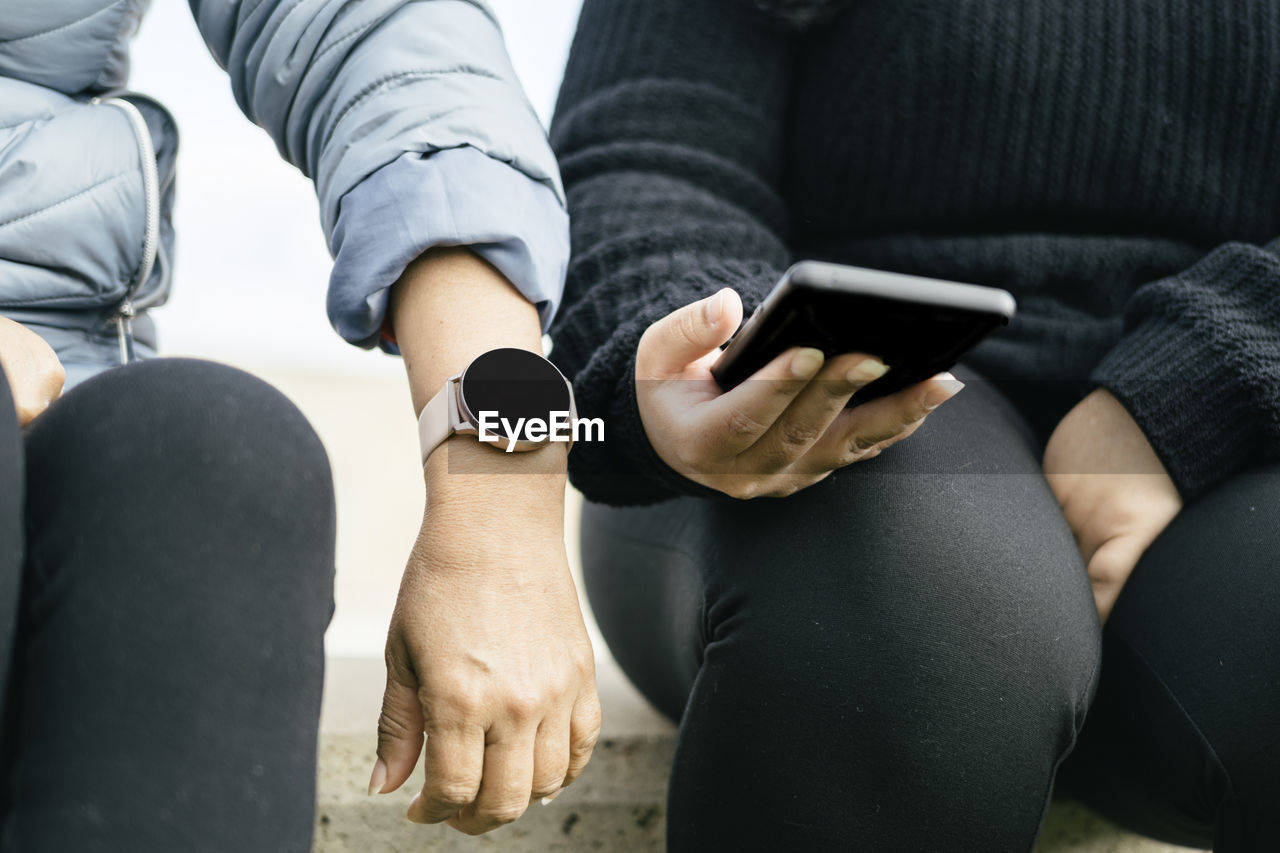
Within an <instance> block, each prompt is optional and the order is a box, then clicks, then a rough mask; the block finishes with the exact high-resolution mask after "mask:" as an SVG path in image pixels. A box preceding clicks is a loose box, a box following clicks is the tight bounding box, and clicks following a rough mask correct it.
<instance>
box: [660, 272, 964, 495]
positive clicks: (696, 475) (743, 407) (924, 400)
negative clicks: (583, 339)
mask: <svg viewBox="0 0 1280 853" xmlns="http://www.w3.org/2000/svg"><path fill="white" fill-rule="evenodd" d="M741 322H742V302H741V300H739V298H738V294H737V293H735V292H734V291H733V290H730V289H727V288H726V289H724V290H721V291H720V292H719V293H716V294H715V295H713V296H710V297H708V298H706V299H703V300H701V301H699V302H695V303H693V304H692V305H686V306H684V307H683V308H680V309H679V310H676V311H673V312H672V313H671V314H668V315H667V316H666V317H663V318H662V319H661V320H659V321H657V322H656V323H654V324H653V325H651V326H650V327H649V328H648V329H647V330H646V331H645V333H644V336H643V337H641V339H640V346H639V350H638V352H637V354H636V398H637V403H638V405H639V408H640V418H641V421H642V422H643V423H644V429H645V434H646V435H647V436H648V437H649V442H650V444H652V445H653V448H654V450H655V451H657V453H658V455H659V456H660V457H662V460H663V461H664V462H666V463H667V464H668V465H670V466H671V467H672V468H673V469H675V470H676V471H678V472H679V473H681V474H683V475H684V476H685V477H688V478H689V479H690V480H693V481H694V482H697V483H701V484H703V485H705V486H710V487H711V488H714V489H718V490H719V491H722V492H724V493H725V494H727V495H731V496H733V497H736V498H744V499H745V498H754V497H760V496H770V497H782V496H785V495H789V494H791V493H793V492H797V491H799V490H800V489H803V488H805V487H806V486H810V485H812V484H814V483H816V482H818V481H819V480H822V479H824V478H825V477H827V476H828V475H829V474H830V473H831V472H832V471H834V470H835V469H837V468H842V467H844V466H845V465H848V464H850V463H853V462H857V461H859V460H863V459H870V458H871V457H873V456H875V455H877V454H878V453H880V451H882V450H884V449H885V448H886V447H888V446H889V445H891V444H894V443H896V442H899V441H901V440H902V439H904V438H906V437H907V436H909V435H911V433H913V432H915V431H916V429H918V428H919V426H920V424H922V423H923V422H924V419H925V416H927V415H928V414H929V412H930V411H932V410H933V409H935V408H937V407H938V406H940V405H942V403H944V402H945V401H947V400H948V399H950V398H951V397H953V396H955V394H956V393H957V392H958V391H959V390H960V389H961V388H963V387H964V384H963V383H962V382H960V381H959V380H958V379H956V378H955V377H953V376H951V375H950V374H939V375H938V376H936V377H934V378H933V379H930V380H928V381H926V382H921V383H918V384H916V385H913V386H911V387H909V388H904V389H903V390H901V391H898V392H897V393H895V394H892V395H889V396H887V397H882V398H880V399H877V400H872V401H870V402H868V403H865V404H863V405H861V406H856V407H854V408H852V409H845V404H846V403H847V402H848V401H849V398H850V397H852V396H853V394H854V393H855V392H856V391H858V389H860V388H862V387H863V386H864V385H866V384H867V383H869V382H873V381H874V380H876V379H878V378H879V377H880V376H882V375H884V372H885V366H884V365H883V364H882V363H881V362H879V361H878V360H877V359H875V358H873V357H871V356H868V355H859V354H849V355H841V356H837V357H836V358H832V359H830V360H829V361H826V362H825V363H824V361H823V355H822V353H821V352H820V351H818V350H816V349H808V348H797V349H792V350H788V351H787V352H785V353H783V354H782V355H780V356H779V357H778V358H776V359H774V360H773V361H772V362H770V363H769V364H767V365H765V366H764V367H763V368H761V369H760V370H759V371H758V372H757V373H756V374H755V375H754V376H752V377H751V379H749V380H747V381H746V382H744V383H742V384H741V385H738V386H737V387H736V388H733V389H731V390H729V391H723V390H721V388H720V386H719V385H717V384H716V381H715V379H714V378H712V376H711V365H713V364H714V363H715V361H716V358H717V357H719V355H720V352H719V349H718V347H719V346H720V345H721V344H723V343H724V342H725V341H727V340H729V338H730V337H732V336H733V333H734V331H736V330H737V328H738V325H739V324H740V323H741Z"/></svg>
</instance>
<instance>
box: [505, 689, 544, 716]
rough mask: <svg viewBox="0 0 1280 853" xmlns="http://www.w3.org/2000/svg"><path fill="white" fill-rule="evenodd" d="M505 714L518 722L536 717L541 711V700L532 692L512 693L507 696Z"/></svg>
mask: <svg viewBox="0 0 1280 853" xmlns="http://www.w3.org/2000/svg"><path fill="white" fill-rule="evenodd" d="M506 707H507V715H508V716H510V717H511V719H513V720H516V721H518V722H530V721H532V720H535V719H537V718H538V717H539V716H540V712H541V711H542V700H541V698H539V697H538V696H536V695H534V694H533V693H514V694H512V695H511V696H508V697H507V701H506Z"/></svg>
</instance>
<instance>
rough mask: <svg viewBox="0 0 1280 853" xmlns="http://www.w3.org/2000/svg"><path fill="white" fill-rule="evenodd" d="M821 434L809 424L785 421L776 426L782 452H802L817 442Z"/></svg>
mask: <svg viewBox="0 0 1280 853" xmlns="http://www.w3.org/2000/svg"><path fill="white" fill-rule="evenodd" d="M821 434H822V433H821V431H820V430H819V429H818V428H817V427H815V426H814V425H813V424H811V423H807V422H801V423H795V422H792V421H787V422H785V423H781V424H779V425H778V443H779V444H780V445H781V447H782V449H783V451H784V452H790V451H796V450H803V449H804V448H806V447H808V446H809V445H811V444H813V443H814V442H815V441H817V439H818V436H820V435H821Z"/></svg>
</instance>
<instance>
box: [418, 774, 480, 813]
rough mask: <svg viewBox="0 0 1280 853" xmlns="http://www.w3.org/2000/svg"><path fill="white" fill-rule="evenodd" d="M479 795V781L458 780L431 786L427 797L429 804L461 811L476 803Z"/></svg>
mask: <svg viewBox="0 0 1280 853" xmlns="http://www.w3.org/2000/svg"><path fill="white" fill-rule="evenodd" d="M479 793H480V782H479V781H476V782H466V781H462V780H458V781H445V782H440V783H438V784H433V785H430V786H428V788H427V792H426V795H425V796H426V798H427V801H428V802H432V803H436V804H438V805H440V806H444V807H447V808H451V809H461V808H465V807H466V806H469V805H471V804H472V803H474V802H475V800H476V795H477V794H479Z"/></svg>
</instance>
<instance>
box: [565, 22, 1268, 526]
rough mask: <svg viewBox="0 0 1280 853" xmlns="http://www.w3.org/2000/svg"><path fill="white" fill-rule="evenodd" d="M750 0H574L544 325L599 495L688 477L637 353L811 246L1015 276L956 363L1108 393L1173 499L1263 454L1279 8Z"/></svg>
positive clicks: (660, 494) (582, 473) (915, 268)
mask: <svg viewBox="0 0 1280 853" xmlns="http://www.w3.org/2000/svg"><path fill="white" fill-rule="evenodd" d="M765 5H769V6H771V7H772V8H773V12H763V11H760V10H759V9H758V8H756V4H755V3H754V0H680V2H677V1H676V0H586V2H585V4H584V8H583V12H582V19H581V23H580V26H579V33H578V36H577V38H576V40H575V43H574V48H573V52H572V54H571V57H570V61H569V66H568V69H567V71H566V75H565V82H564V86H563V88H562V91H561V96H560V103H559V107H558V110H557V116H556V120H555V122H554V124H553V128H552V140H553V143H554V145H555V147H556V149H557V151H558V153H559V155H560V157H561V162H562V169H563V172H564V178H565V183H566V187H567V190H568V193H569V207H570V213H571V215H572V217H573V244H574V260H573V262H572V264H571V267H570V271H569V280H568V285H567V290H566V295H565V302H564V304H563V308H562V310H561V313H560V315H559V317H558V319H557V321H556V323H555V324H554V326H553V329H552V334H553V336H554V338H555V340H556V350H555V355H554V358H555V359H556V361H557V362H558V363H559V364H560V365H561V367H562V368H563V369H565V370H566V372H567V373H569V374H570V375H572V376H573V377H574V378H575V384H576V387H577V394H578V405H579V408H580V410H581V411H582V412H583V413H584V414H587V415H590V416H602V417H604V418H605V419H606V424H607V426H606V435H607V441H606V442H604V443H600V444H595V445H588V444H583V445H581V446H579V447H576V448H575V450H574V453H573V454H572V457H573V458H572V460H571V463H570V469H571V475H572V476H573V479H574V482H575V483H576V484H577V485H578V486H579V487H580V488H582V489H583V491H584V492H585V493H586V494H587V495H588V496H589V497H591V498H593V499H596V500H600V501H604V502H609V503H637V502H647V501H654V500H659V499H662V498H665V497H669V496H671V495H674V494H677V493H681V492H687V493H698V494H705V493H707V490H703V489H700V488H698V487H695V486H694V485H693V484H692V483H690V482H689V481H687V480H685V479H684V478H682V477H680V476H678V475H676V474H675V473H674V472H672V471H671V470H670V469H668V468H667V467H666V466H665V465H663V464H662V462H661V460H659V459H658V458H657V456H656V454H655V453H654V452H653V450H652V448H651V447H650V446H649V443H648V441H647V439H646V437H645V435H644V431H643V427H642V426H641V423H640V420H639V415H638V412H637V411H636V406H635V392H634V357H635V348H636V344H637V342H638V341H639V338H640V335H641V333H642V332H643V331H644V329H645V327H646V326H647V325H648V324H649V323H651V322H653V321H654V320H656V319H657V318H659V317H661V316H662V315H663V314H665V313H667V312H668V311H670V310H672V309H673V308H675V307H678V306H679V305H682V304H685V303H687V302H690V301H693V300H695V299H698V298H701V297H703V296H706V295H708V294H710V293H712V292H714V291H715V290H717V289H718V288H720V287H722V286H724V285H725V284H729V285H731V286H733V287H734V288H735V289H737V290H738V292H739V293H740V294H742V296H743V298H744V302H745V303H746V307H747V310H748V311H750V310H751V309H752V308H753V307H754V305H755V303H756V302H757V301H758V300H759V299H760V298H761V297H762V296H763V295H764V294H765V293H767V292H768V289H769V288H770V286H771V285H772V284H773V282H774V280H775V279H776V277H777V275H778V274H779V273H780V272H781V271H782V269H784V268H785V267H786V266H787V265H788V264H789V263H790V262H791V261H792V260H794V259H797V258H802V257H815V258H823V259H828V260H835V261H841V262H845V263H855V264H860V265H864V266H872V267H879V268H883V269H892V270H899V271H903V272H911V273H917V274H924V275H934V276H940V277H944V278H953V279H958V280H962V281H972V282H976V283H981V284H990V285H995V286H999V287H1005V288H1007V289H1009V290H1011V291H1012V292H1013V293H1014V295H1015V296H1017V297H1018V300H1019V317H1018V318H1017V320H1015V322H1014V324H1013V325H1012V326H1010V327H1009V328H1008V329H1007V330H1005V331H1003V332H1002V333H1001V334H1000V335H998V336H996V337H994V338H992V339H991V340H990V341H988V342H987V343H985V344H984V345H983V346H982V347H980V348H979V350H978V351H976V352H975V353H974V355H973V356H972V358H971V360H970V361H971V363H972V364H973V365H974V366H976V367H977V368H978V369H980V370H981V371H982V372H983V373H984V374H986V375H987V376H989V377H991V378H992V379H993V380H995V381H996V382H998V383H1010V384H1012V383H1019V382H1035V383H1062V384H1065V385H1067V386H1069V387H1072V388H1078V389H1079V392H1078V393H1079V394H1083V393H1084V392H1085V391H1087V389H1088V387H1090V385H1091V384H1101V385H1104V386H1105V387H1107V388H1109V389H1110V390H1111V391H1112V392H1113V393H1115V394H1116V395H1117V397H1119V399H1120V400H1121V401H1122V402H1123V403H1124V404H1125V406H1126V407H1127V408H1128V410H1129V411H1130V413H1131V414H1132V415H1133V416H1134V418H1135V419H1136V420H1137V422H1138V423H1139V425H1140V426H1141V427H1142V428H1143V430H1144V431H1145V432H1146V434H1147V435H1148V437H1149V438H1150V439H1151V441H1152V444H1153V446H1154V447H1155V449H1156V451H1157V453H1158V454H1159V455H1160V458H1161V460H1162V461H1163V462H1164V464H1165V466H1166V468H1167V469H1168V470H1169V472H1170V474H1171V475H1172V476H1173V478H1174V480H1175V482H1176V483H1177V485H1178V487H1179V489H1181V490H1182V492H1183V495H1184V496H1185V497H1193V496H1194V495H1196V494H1198V493H1199V492H1201V491H1202V490H1204V489H1205V488H1207V487H1209V486H1210V485H1212V484H1213V483H1214V482H1215V481H1216V480H1218V479H1220V478H1222V477H1225V476H1227V475H1229V474H1231V473H1232V472H1234V471H1237V470H1239V469H1240V468H1241V467H1243V466H1246V465H1248V464H1250V463H1252V462H1257V461H1260V460H1262V459H1271V458H1277V457H1280V241H1277V242H1271V241H1275V240H1276V237H1277V235H1280V82H1278V80H1277V75H1276V74H1275V69H1276V68H1278V67H1280V0H1169V2H1164V3H1149V2H1146V0H1071V2H1066V0H1057V2H1046V0H952V1H951V2H947V3H926V2H923V0H858V2H854V3H849V4H847V5H846V6H845V7H844V8H843V9H840V8H839V4H833V3H824V2H814V3H813V4H812V5H811V6H809V7H808V8H806V4H805V3H804V2H801V0H767V3H765ZM809 12H813V13H814V14H813V15H810V14H808V13H809ZM811 20H817V21H818V23H817V24H813V25H811V26H799V25H797V24H796V22H797V21H800V22H805V21H811Z"/></svg>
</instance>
